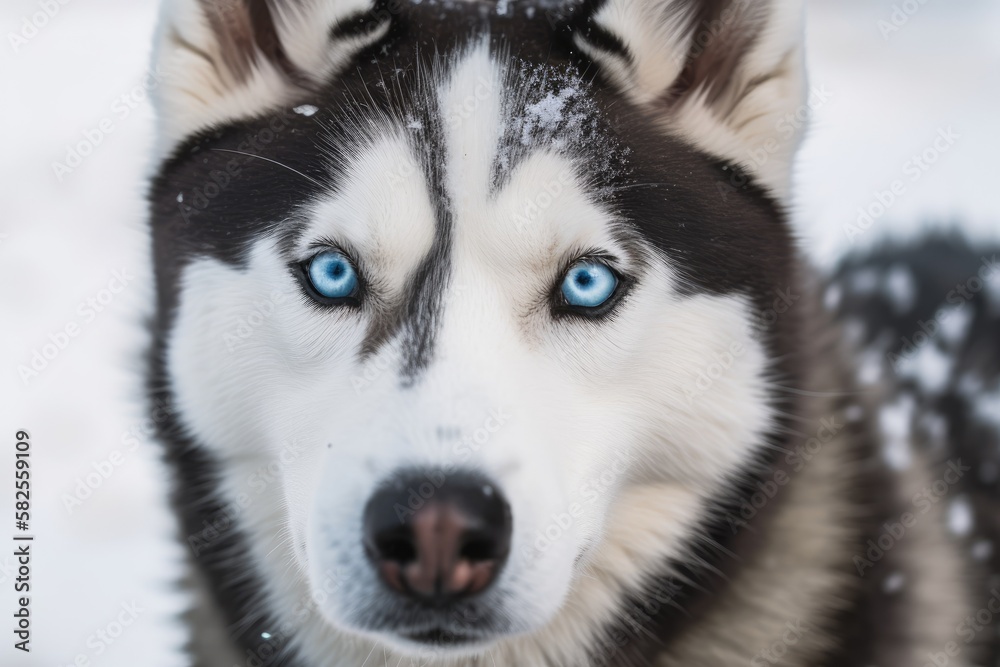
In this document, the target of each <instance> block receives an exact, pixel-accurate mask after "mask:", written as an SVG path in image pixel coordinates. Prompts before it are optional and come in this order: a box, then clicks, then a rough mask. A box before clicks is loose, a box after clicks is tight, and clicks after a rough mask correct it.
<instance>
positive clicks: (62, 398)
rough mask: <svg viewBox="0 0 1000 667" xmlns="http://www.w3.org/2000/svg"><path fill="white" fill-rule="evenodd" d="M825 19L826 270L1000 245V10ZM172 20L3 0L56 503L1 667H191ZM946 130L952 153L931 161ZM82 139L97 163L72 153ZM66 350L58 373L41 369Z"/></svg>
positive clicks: (821, 52)
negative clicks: (159, 286) (163, 293)
mask: <svg viewBox="0 0 1000 667" xmlns="http://www.w3.org/2000/svg"><path fill="white" fill-rule="evenodd" d="M517 1H525V0H515V2H517ZM807 5H808V10H809V11H808V18H807V21H808V23H807V41H806V44H807V51H808V61H809V71H810V79H811V85H812V87H813V89H814V94H813V96H812V101H813V102H812V107H813V110H812V114H813V119H812V124H811V129H810V131H809V133H808V137H807V139H806V141H805V144H804V146H803V149H802V151H801V153H800V155H799V160H798V165H797V170H796V187H795V198H794V209H793V217H794V221H795V225H796V228H797V230H798V233H799V235H800V237H801V239H802V246H803V248H804V250H805V252H806V253H807V254H808V255H809V256H810V257H811V258H812V259H813V261H814V262H816V263H817V264H818V265H819V266H820V267H822V268H824V269H828V268H830V267H831V266H832V265H833V263H834V262H835V261H836V260H837V259H838V258H839V257H840V256H842V255H843V254H844V253H847V252H851V251H856V250H860V249H864V248H868V247H871V246H873V245H875V244H878V243H880V242H882V241H883V240H885V239H886V238H907V237H911V236H915V235H918V234H920V233H922V232H924V231H926V230H927V229H928V228H933V229H942V228H959V229H961V230H963V231H964V233H966V234H967V235H968V236H970V237H972V238H973V239H975V240H987V239H989V240H994V241H996V240H1000V196H998V194H997V193H998V190H1000V187H998V185H997V183H996V176H995V173H996V165H997V162H998V159H997V156H998V152H1000V115H998V114H1000V2H997V0H905V1H904V0H896V1H893V0H810V1H809V2H807ZM46 7H48V14H46V10H45V8H46ZM156 13H157V2H156V1H155V0H4V2H3V3H2V7H0V28H2V30H0V34H2V36H3V44H2V46H0V84H2V86H0V95H2V99H3V103H2V104H0V133H2V139H3V141H2V143H0V278H2V279H0V322H2V326H0V349H3V351H4V353H3V357H2V364H0V471H2V472H0V479H3V480H9V479H10V477H9V475H10V473H9V472H8V471H10V470H11V469H12V466H13V463H12V461H13V449H14V434H15V433H16V431H18V430H21V429H24V430H28V431H29V432H30V434H31V442H32V447H33V449H32V456H33V458H32V461H33V489H34V490H35V493H36V494H37V495H35V496H34V497H33V499H32V505H33V512H32V526H31V529H32V530H31V532H32V533H33V534H34V535H35V536H36V542H35V543H34V547H33V549H34V561H33V570H32V579H33V581H32V593H33V597H32V603H31V605H32V608H33V613H34V615H33V641H32V649H33V650H32V653H31V654H30V655H23V654H20V653H19V652H16V651H14V650H13V649H12V648H11V644H12V643H13V642H12V641H11V635H10V634H9V630H8V629H6V628H8V626H10V625H11V623H10V621H9V619H10V618H11V614H12V613H13V609H14V597H15V596H14V593H13V588H12V587H13V578H14V577H16V573H15V568H14V565H15V563H14V558H13V555H12V553H11V550H9V549H8V548H7V546H6V545H8V544H10V542H9V539H10V535H9V533H10V532H13V531H12V530H11V528H10V526H9V525H8V521H9V517H11V516H12V512H13V507H12V502H13V498H12V497H11V490H10V488H11V487H10V486H7V483H6V482H5V483H3V484H0V518H2V521H0V545H3V546H0V615H2V618H4V619H8V620H6V621H4V622H3V623H0V628H2V629H3V630H2V634H0V636H3V637H4V639H3V642H2V645H0V665H3V666H7V665H12V666H13V665H39V666H41V665H47V666H50V667H56V666H58V667H65V666H69V665H80V666H86V665H95V666H98V667H112V666H125V665H128V666H132V665H135V664H136V661H137V659H141V664H142V665H143V667H159V666H160V665H164V666H166V665H183V664H185V663H184V659H183V657H182V655H181V653H180V652H179V647H180V646H181V645H182V643H183V640H184V634H183V630H182V628H181V626H180V624H179V623H178V621H177V620H176V618H177V615H178V613H179V612H180V611H181V610H182V609H183V607H184V600H183V599H181V596H180V595H179V594H178V593H177V592H176V591H175V590H174V589H173V582H174V581H175V580H176V578H177V577H178V575H179V572H180V566H179V564H180V562H181V550H180V547H179V546H177V545H175V544H174V543H173V541H172V539H171V538H172V530H173V524H172V518H171V515H170V513H169V511H168V509H167V507H166V503H165V497H166V492H167V487H166V483H165V474H164V471H163V470H162V469H161V468H160V466H159V464H158V451H157V446H156V444H155V443H153V442H151V441H150V439H149V432H150V426H149V423H148V422H147V421H146V416H145V415H144V413H143V405H142V402H141V380H140V369H141V365H140V364H141V362H140V358H141V355H142V353H143V348H144V343H145V338H144V330H143V320H144V317H145V316H146V313H147V310H148V307H149V304H150V303H151V285H150V271H149V262H148V248H147V237H146V231H145V226H144V224H145V223H144V218H145V206H144V203H143V193H144V190H145V187H146V180H147V174H148V170H149V168H150V165H149V159H148V155H149V151H150V148H151V145H152V134H151V132H152V111H151V109H150V105H149V102H148V100H147V92H148V87H149V79H148V62H149V58H150V46H151V36H152V32H153V27H154V25H155V21H156ZM940 133H943V134H944V135H946V136H950V137H952V139H951V140H950V144H949V145H948V149H947V150H946V151H943V152H939V154H938V155H937V156H936V158H935V161H934V162H933V163H932V164H929V163H921V164H917V163H915V162H914V161H913V157H914V156H919V155H922V154H923V153H924V152H925V151H926V150H928V149H930V148H931V147H932V146H933V145H934V141H935V139H936V138H937V137H938V136H939V134H940ZM85 139H86V140H88V141H89V142H90V143H91V144H94V145H93V148H92V150H91V151H90V152H89V154H87V155H79V154H77V155H76V156H75V157H74V156H73V155H72V154H71V148H70V147H71V146H75V145H77V144H78V143H79V142H81V141H84V140H85ZM940 145H943V144H941V143H939V146H940ZM896 180H902V181H904V183H905V185H906V187H905V191H904V192H903V193H902V194H900V195H899V196H897V197H895V201H893V202H892V203H891V204H890V205H888V206H886V207H885V211H884V213H883V214H881V215H879V216H877V217H873V218H872V220H871V222H870V223H868V224H867V225H866V228H864V229H863V228H861V226H859V225H858V218H859V209H868V208H870V207H871V206H872V204H873V202H877V201H878V198H879V193H881V192H883V191H886V190H888V189H890V186H891V184H892V183H893V181H896ZM875 210H876V211H877V210H878V209H877V207H876V209H875ZM858 232H860V233H858ZM68 330H70V331H75V332H76V333H75V334H74V335H70V334H67V333H66V332H67V331H68ZM47 345H54V346H55V348H51V347H50V348H49V349H48V352H49V356H52V358H51V359H44V368H42V369H41V370H39V371H36V372H34V373H30V372H25V369H27V368H31V363H32V358H33V357H34V355H35V354H36V353H40V352H41V350H42V349H43V348H44V347H45V346H47ZM53 349H56V350H57V352H56V354H55V355H54V356H53V355H52V354H51V352H52V350H53ZM37 365H41V364H37ZM124 620H128V623H129V624H128V625H124Z"/></svg>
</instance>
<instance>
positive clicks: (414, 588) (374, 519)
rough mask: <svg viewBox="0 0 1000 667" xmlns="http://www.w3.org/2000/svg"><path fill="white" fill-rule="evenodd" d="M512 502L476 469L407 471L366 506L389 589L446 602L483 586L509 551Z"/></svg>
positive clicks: (375, 554)
mask: <svg viewBox="0 0 1000 667" xmlns="http://www.w3.org/2000/svg"><path fill="white" fill-rule="evenodd" d="M511 524H512V521H511V516H510V506H509V505H507V501H506V500H504V498H503V496H502V495H501V494H500V491H499V490H498V489H497V488H496V486H495V485H493V484H492V483H491V482H489V480H487V479H485V478H484V477H482V476H480V475H476V474H472V473H461V474H457V473H453V474H451V475H447V476H446V475H445V474H444V473H441V472H428V473H426V474H424V473H421V472H413V471H409V472H407V473H406V474H403V475H400V476H397V477H396V478H395V479H393V481H392V482H391V483H389V484H387V485H385V486H384V487H382V488H381V489H380V490H379V491H377V492H376V493H375V495H374V496H372V498H371V500H369V501H368V505H367V507H365V514H364V531H365V534H364V540H365V550H366V552H367V553H368V555H369V557H370V558H371V559H372V562H373V563H374V565H375V568H376V569H377V570H378V573H379V576H380V577H381V579H382V581H384V582H385V583H386V584H387V585H388V586H389V587H390V588H391V589H393V590H395V591H397V592H399V593H402V594H404V595H406V596H408V597H411V598H414V599H417V600H420V601H421V602H425V603H434V604H444V603H448V602H452V601H454V600H456V599H458V598H462V597H466V596H470V595H475V594H476V593H479V592H481V591H483V590H484V589H485V588H486V587H487V586H489V585H490V583H492V582H493V580H494V579H496V577H497V575H498V574H499V572H500V570H501V568H502V567H503V564H504V562H505V561H506V560H507V554H508V552H509V551H510V535H511Z"/></svg>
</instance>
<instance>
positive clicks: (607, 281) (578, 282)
mask: <svg viewBox="0 0 1000 667" xmlns="http://www.w3.org/2000/svg"><path fill="white" fill-rule="evenodd" d="M617 287H618V278H617V277H616V276H615V274H614V271H612V270H611V269H609V268H608V267H607V266H606V265H605V264H602V263H601V262H598V261H595V260H581V261H579V262H577V263H576V264H574V265H573V266H571V267H570V269H569V271H567V272H566V277H565V278H563V282H562V294H563V297H564V298H565V299H566V303H568V304H569V305H571V306H576V307H579V308H596V307H598V306H600V305H601V304H603V303H604V302H606V301H607V300H608V299H610V298H611V296H612V295H613V294H614V293H615V289H616V288H617Z"/></svg>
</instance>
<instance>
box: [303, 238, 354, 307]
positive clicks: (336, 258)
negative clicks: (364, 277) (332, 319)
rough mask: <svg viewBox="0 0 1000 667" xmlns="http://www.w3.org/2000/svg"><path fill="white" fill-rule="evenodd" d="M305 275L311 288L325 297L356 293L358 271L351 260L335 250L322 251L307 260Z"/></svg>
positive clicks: (343, 297) (347, 295)
mask: <svg viewBox="0 0 1000 667" xmlns="http://www.w3.org/2000/svg"><path fill="white" fill-rule="evenodd" d="M306 275H307V276H308V277H309V283H310V284H311V285H312V287H313V289H314V290H316V292H318V293H319V295H320V296H323V297H326V298H327V299H346V298H350V297H353V296H356V295H357V292H358V273H357V271H355V270H354V265H353V264H351V260H349V259H347V257H346V256H345V255H344V254H343V253H341V252H337V251H336V250H326V251H323V252H321V253H319V254H318V255H316V256H315V257H313V258H312V259H311V260H309V263H308V265H307V266H306Z"/></svg>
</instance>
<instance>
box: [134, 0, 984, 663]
mask: <svg viewBox="0 0 1000 667" xmlns="http://www.w3.org/2000/svg"><path fill="white" fill-rule="evenodd" d="M800 23H801V7H800V6H799V5H798V4H797V3H792V2H752V1H745V0H736V1H734V2H716V1H714V0H704V1H695V0H607V1H604V2H602V1H595V2H584V3H582V4H576V5H552V6H548V5H544V4H542V5H534V6H530V7H529V6H521V5H519V4H518V5H506V4H502V5H493V4H489V3H480V2H455V3H451V2H445V3H441V4H438V3H436V2H427V1H426V0H425V1H424V2H419V3H383V2H376V3H375V4H367V3H365V2H361V1H360V0H359V1H357V2H356V1H355V0H275V1H269V2H264V1H262V0H226V1H223V0H178V1H176V2H174V1H170V2H167V3H166V5H165V9H164V13H163V21H162V24H161V29H160V43H159V49H158V53H157V62H158V64H159V66H160V67H161V69H162V70H164V71H165V72H166V73H167V83H168V85H165V86H163V87H162V89H161V91H160V95H161V98H160V100H159V109H160V131H161V134H160V137H161V148H162V151H163V155H164V159H163V162H162V164H161V166H160V169H159V172H158V175H157V177H156V178H155V180H154V183H153V187H152V192H151V211H152V228H153V236H154V255H155V262H156V275H157V285H158V291H157V295H158V311H157V317H156V321H155V323H154V335H155V337H154V344H153V348H152V355H151V366H150V393H151V397H152V399H153V400H155V401H161V402H169V403H170V404H171V405H172V407H173V409H172V410H171V414H172V415H173V418H172V420H171V421H170V422H169V423H166V424H164V425H163V428H162V430H161V437H162V439H163V440H164V442H165V445H166V451H167V458H168V460H169V461H170V463H171V465H172V466H173V468H174V470H175V473H176V479H177V486H176V489H177V491H176V494H175V502H176V505H177V508H178V511H179V515H180V517H181V525H182V539H184V540H185V542H186V544H187V545H188V546H189V548H190V550H191V555H192V566H193V570H194V572H193V574H192V577H191V581H190V584H191V587H192V589H193V590H194V591H196V594H197V595H199V596H200V600H201V602H199V604H198V605H196V607H195V609H194V610H193V611H192V620H193V625H194V627H195V632H194V636H193V641H192V649H193V652H194V654H195V655H196V659H197V660H198V662H199V664H205V665H217V664H227V663H234V662H235V661H239V660H242V661H250V660H251V659H252V660H256V661H258V662H259V663H260V664H268V665H301V666H303V667H314V666H316V667H318V666H320V665H324V666H325V665H348V664H351V665H364V664H366V663H368V662H369V661H375V660H377V661H380V662H383V661H384V662H385V663H386V664H411V663H412V664H415V665H416V664H421V665H440V666H445V665H473V664H476V665H478V664H484V665H485V664H496V665H532V666H536V665H537V666H542V665H574V666H575V665H595V666H596V665H604V664H612V665H632V664H662V665H676V664H683V665H720V664H725V665H729V664H732V665H736V664H746V663H747V662H750V663H751V664H753V665H758V664H784V665H816V664H829V665H860V664H878V665H882V666H892V665H899V666H903V665H912V664H921V663H920V661H922V660H927V659H928V658H927V656H928V655H933V654H935V652H937V651H944V650H946V649H945V646H946V645H947V644H948V642H949V641H952V640H954V639H955V636H956V632H958V628H959V625H960V624H961V623H962V622H963V615H965V614H968V613H970V611H971V610H974V609H975V604H976V603H975V599H976V598H975V593H976V592H978V591H981V589H982V579H977V578H976V577H975V575H974V573H973V572H971V571H970V570H969V568H968V567H967V560H968V558H967V554H966V553H963V552H961V551H960V549H959V547H958V546H957V545H956V543H955V542H954V540H950V539H949V538H948V535H947V533H946V530H945V516H944V515H945V514H947V511H946V510H945V507H946V506H947V505H946V504H944V503H938V502H934V503H929V507H928V509H927V511H926V512H922V511H921V509H922V507H923V504H918V503H917V500H916V494H918V493H920V492H921V489H923V488H924V487H925V486H927V485H932V486H933V484H934V483H935V482H936V481H938V479H944V480H950V479H951V477H950V476H949V475H952V476H953V475H954V474H958V473H957V472H955V469H954V467H949V465H950V464H953V463H954V462H953V461H951V460H949V459H947V457H945V458H944V459H940V461H942V463H941V465H939V466H938V467H935V465H936V464H937V463H939V461H938V460H937V459H935V460H933V461H930V460H926V459H929V458H930V456H929V455H927V454H923V453H921V452H920V451H919V450H914V451H913V452H912V456H911V460H910V462H909V465H908V466H905V467H901V466H895V467H893V459H892V458H891V457H889V458H886V457H884V456H882V455H881V450H880V447H879V443H878V440H879V433H878V429H877V427H876V426H877V425H876V424H875V422H874V420H875V417H874V416H873V415H874V414H877V411H878V406H879V405H880V404H881V403H882V402H884V401H891V400H892V397H891V396H888V393H890V392H891V391H893V387H892V386H890V385H882V386H880V387H879V388H878V391H877V392H876V391H874V390H868V389H864V388H862V387H859V385H858V383H857V378H856V377H855V375H854V374H853V373H852V372H851V370H850V368H849V364H848V363H846V360H847V359H849V358H850V357H851V352H850V351H849V349H848V348H847V347H845V346H844V344H843V343H842V342H841V336H840V335H839V333H838V329H837V326H836V325H835V324H834V321H833V319H832V317H831V316H830V315H829V314H828V313H826V312H824V311H823V309H822V307H821V302H822V301H823V299H822V298H821V296H820V288H819V286H818V285H817V280H816V278H815V277H813V276H812V275H811V273H810V272H809V270H808V269H806V268H805V267H803V266H802V265H801V262H800V260H799V259H798V254H797V251H796V249H795V247H794V242H793V240H792V238H791V235H790V233H789V231H788V228H787V224H786V222H785V219H784V213H783V210H782V201H783V199H784V198H785V196H786V194H787V184H788V180H789V171H790V160H791V156H792V154H793V152H794V148H795V146H796V144H797V142H798V138H799V137H798V132H797V130H795V129H793V128H792V126H790V125H787V126H783V125H782V119H783V118H785V117H786V116H787V114H789V113H794V112H795V111H796V110H797V109H799V108H800V106H801V105H802V104H803V102H804V99H803V95H804V79H803V73H802V65H801V61H802V53H801V44H800V42H799V37H800V35H799V33H800V27H801V26H800ZM761 155H763V158H761V157H760V156H761ZM324 250H326V251H329V250H336V251H338V252H341V253H343V255H344V256H345V257H347V258H349V260H350V262H351V263H352V264H353V266H354V267H355V268H356V270H357V273H358V275H359V280H360V288H359V289H360V291H359V294H360V296H359V297H358V298H357V299H356V301H354V302H352V303H350V304H347V305H331V304H329V303H325V302H324V301H323V300H321V299H319V300H318V299H317V298H316V295H315V293H314V290H313V289H312V288H311V287H310V285H309V278H308V272H307V271H306V269H304V267H306V266H308V264H309V262H310V261H311V258H312V257H314V256H315V255H316V254H317V253H318V252H322V251H324ZM581 258H590V259H593V260H595V261H600V262H602V263H603V264H605V265H606V266H607V267H609V269H610V270H611V271H613V272H614V274H615V275H616V276H617V277H618V281H617V282H618V287H617V289H616V291H615V293H614V296H613V298H612V299H609V301H608V305H607V306H602V307H601V308H600V309H597V310H593V311H588V312H586V313H581V312H580V311H579V310H574V309H573V308H571V307H568V306H567V304H566V303H565V301H564V299H563V298H562V297H561V296H560V291H559V286H560V284H561V281H562V280H563V276H564V275H565V274H566V271H567V270H568V269H569V268H570V267H571V266H573V265H574V263H575V262H577V261H579V260H580V259H581ZM876 394H886V395H885V396H881V395H876ZM932 464H935V465H932ZM404 469H405V470H413V469H418V470H423V471H426V475H427V485H428V486H427V488H429V489H431V493H433V487H434V486H435V485H436V484H437V485H439V483H438V482H437V481H436V480H440V479H447V478H448V477H449V476H450V475H452V474H461V473H463V471H472V472H475V474H477V475H480V476H482V477H484V478H486V479H489V480H491V481H492V483H494V484H495V485H496V486H497V487H498V488H500V489H502V492H503V495H504V496H505V497H506V498H507V499H508V501H509V504H510V508H511V514H512V516H513V526H514V532H513V536H512V549H511V556H510V558H509V559H508V562H507V563H506V565H505V566H504V568H503V570H502V572H501V573H500V575H499V577H498V578H497V580H496V581H495V582H494V583H493V584H492V585H491V586H490V587H489V588H488V589H487V590H486V591H484V592H483V593H481V594H478V595H477V596H475V597H473V598H470V599H467V600H464V601H462V602H460V603H456V604H455V605H452V606H451V607H450V608H447V609H434V610H428V609H426V608H421V607H420V606H419V605H415V604H414V603H413V602H412V601H409V600H406V599H402V598H399V597H398V596H396V595H395V594H393V593H392V591H390V590H388V589H387V588H386V587H385V586H383V585H382V584H381V582H380V581H379V580H378V577H377V576H376V573H375V570H374V569H373V568H372V567H371V564H370V562H369V560H368V558H367V556H366V554H365V551H364V548H363V545H362V539H361V532H362V526H361V523H362V522H361V515H362V510H363V508H364V506H365V503H366V501H367V500H368V498H369V497H371V496H372V494H373V493H374V492H375V491H376V490H377V489H378V488H380V486H381V485H383V484H385V483H386V480H389V479H392V478H393V476H394V475H396V474H398V472H399V471H400V470H404ZM958 470H959V471H960V472H961V469H960V468H959V469H958ZM964 474H965V472H961V475H964ZM960 479H961V477H960ZM948 486H949V489H948V493H949V494H950V487H951V486H952V485H951V484H950V483H949V485H948ZM420 488H423V487H422V486H421V487H420ZM414 492H415V493H417V491H416V490H415V491H414ZM949 497H950V496H949ZM417 501H418V502H419V493H418V497H417ZM928 502H929V501H928ZM906 513H910V514H912V515H913V516H914V519H915V520H914V522H913V523H912V525H911V522H910V521H908V520H907V521H905V522H904V520H903V518H902V517H903V515H904V514H906ZM918 514H919V516H918ZM897 523H899V524H900V526H903V523H906V525H905V526H903V527H902V528H901V529H900V530H902V531H903V534H902V535H901V536H899V537H896V533H895V532H893V531H895V530H896V528H895V525H896V524H897ZM887 526H888V527H889V528H886V527H887ZM885 530H889V531H890V533H889V535H890V537H892V538H893V544H892V545H889V547H888V548H884V549H882V551H883V553H882V554H881V555H878V557H877V558H876V557H875V555H873V554H870V553H869V551H868V550H869V544H870V541H872V540H873V541H874V543H875V544H876V546H878V545H879V539H880V538H882V536H883V533H884V531H885ZM883 541H884V540H883ZM897 542H898V544H897ZM865 563H869V564H868V565H865ZM899 577H902V578H903V579H902V581H903V582H904V583H903V584H902V585H900V584H899ZM880 591H881V593H880ZM886 591H888V592H889V593H891V594H890V595H885V594H884V593H886ZM983 604H987V602H986V601H984V602H983ZM998 604H1000V600H998ZM876 610H877V611H878V614H877V616H876V615H875V614H874V612H875V611H876ZM428 632H433V633H435V636H436V637H437V640H436V641H433V642H430V641H418V640H416V639H413V638H412V637H413V636H414V635H419V634H425V633H428ZM955 641H958V640H955ZM976 641H977V643H978V644H980V645H983V646H985V645H986V644H987V643H988V641H989V640H988V639H987V632H986V631H982V632H979V633H978V637H977V638H976ZM373 656H375V657H374V658H373ZM949 659H950V660H951V662H950V663H949V664H974V663H973V662H971V661H972V660H973V659H975V656H974V649H973V648H971V647H970V648H969V649H967V650H965V651H964V652H961V653H960V655H958V656H957V657H954V656H953V657H950V658H949ZM490 661H492V662H490Z"/></svg>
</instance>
